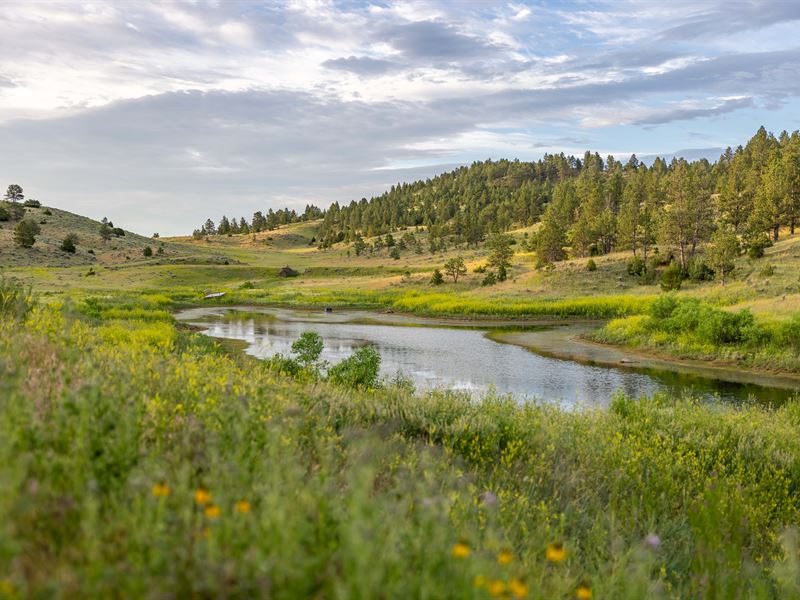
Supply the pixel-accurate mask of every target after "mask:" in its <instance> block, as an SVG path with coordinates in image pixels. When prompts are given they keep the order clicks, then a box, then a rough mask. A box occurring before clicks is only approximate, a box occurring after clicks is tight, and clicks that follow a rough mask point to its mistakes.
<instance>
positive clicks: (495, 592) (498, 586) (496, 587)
mask: <svg viewBox="0 0 800 600" xmlns="http://www.w3.org/2000/svg"><path fill="white" fill-rule="evenodd" d="M505 591H506V584H505V582H503V581H500V580H499V579H495V580H494V581H493V582H492V583H490V584H489V593H490V594H491V595H492V596H494V597H495V598H497V597H499V596H502V595H503V592H505Z"/></svg>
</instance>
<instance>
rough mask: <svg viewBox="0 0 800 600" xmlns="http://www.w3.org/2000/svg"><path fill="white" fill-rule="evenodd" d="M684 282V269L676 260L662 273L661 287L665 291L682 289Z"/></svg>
mask: <svg viewBox="0 0 800 600" xmlns="http://www.w3.org/2000/svg"><path fill="white" fill-rule="evenodd" d="M682 282H683V269H681V266H680V265H679V264H678V263H676V262H671V263H670V264H669V266H668V267H667V268H666V269H664V272H663V273H661V289H662V290H664V291H665V292H670V291H673V290H679V289H681V283H682Z"/></svg>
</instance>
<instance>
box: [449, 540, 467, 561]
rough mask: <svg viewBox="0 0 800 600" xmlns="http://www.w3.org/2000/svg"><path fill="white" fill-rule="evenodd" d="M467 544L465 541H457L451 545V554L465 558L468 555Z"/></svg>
mask: <svg viewBox="0 0 800 600" xmlns="http://www.w3.org/2000/svg"><path fill="white" fill-rule="evenodd" d="M469 552H470V550H469V546H468V545H467V544H466V543H465V542H458V543H457V544H454V545H453V550H452V554H453V556H455V557H456V558H467V557H468V556H469Z"/></svg>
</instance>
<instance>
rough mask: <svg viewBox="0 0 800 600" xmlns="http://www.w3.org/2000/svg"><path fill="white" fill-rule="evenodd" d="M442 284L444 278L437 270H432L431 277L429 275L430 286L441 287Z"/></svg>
mask: <svg viewBox="0 0 800 600" xmlns="http://www.w3.org/2000/svg"><path fill="white" fill-rule="evenodd" d="M443 283H444V276H443V275H442V272H441V271H440V270H439V269H434V270H433V275H431V284H432V285H442V284H443Z"/></svg>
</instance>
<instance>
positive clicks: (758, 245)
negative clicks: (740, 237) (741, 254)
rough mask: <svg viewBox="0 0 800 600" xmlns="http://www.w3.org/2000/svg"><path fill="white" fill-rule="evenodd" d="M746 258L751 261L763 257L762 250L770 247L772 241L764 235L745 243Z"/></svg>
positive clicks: (754, 237)
mask: <svg viewBox="0 0 800 600" xmlns="http://www.w3.org/2000/svg"><path fill="white" fill-rule="evenodd" d="M746 244H747V256H749V257H750V258H752V259H756V258H761V257H762V256H764V250H765V249H766V248H769V247H770V246H772V240H771V239H769V236H768V235H766V234H758V235H755V236H753V237H751V238H749V239H748V240H747V241H746Z"/></svg>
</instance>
